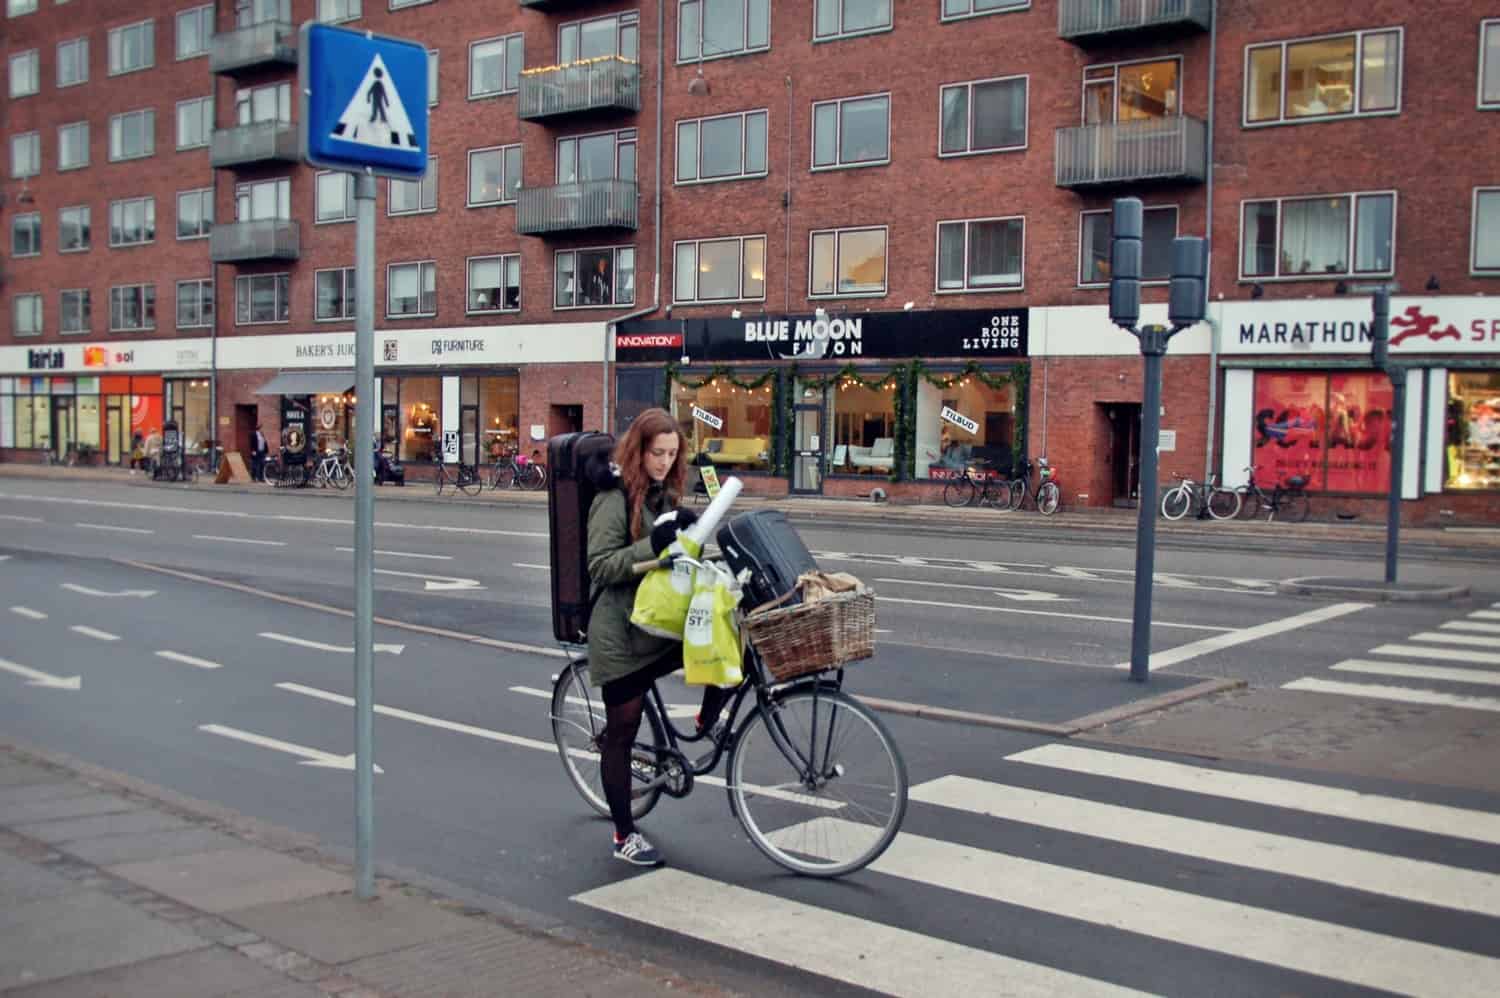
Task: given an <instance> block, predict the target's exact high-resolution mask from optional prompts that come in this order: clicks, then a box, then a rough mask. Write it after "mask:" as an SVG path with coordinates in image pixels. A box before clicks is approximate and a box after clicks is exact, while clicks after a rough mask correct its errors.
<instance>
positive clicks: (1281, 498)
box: [1235, 468, 1312, 523]
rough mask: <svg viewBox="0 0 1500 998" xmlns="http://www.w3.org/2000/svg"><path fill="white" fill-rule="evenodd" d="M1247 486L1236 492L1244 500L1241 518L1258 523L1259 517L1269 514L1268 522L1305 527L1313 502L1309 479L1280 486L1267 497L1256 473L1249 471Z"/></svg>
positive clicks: (1294, 479)
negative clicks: (1276, 521)
mask: <svg viewBox="0 0 1500 998" xmlns="http://www.w3.org/2000/svg"><path fill="white" fill-rule="evenodd" d="M1245 474H1246V475H1247V476H1248V477H1247V478H1246V479H1245V484H1244V485H1241V486H1240V487H1239V488H1237V489H1235V492H1236V493H1237V494H1238V495H1239V498H1240V510H1239V513H1240V515H1241V516H1246V517H1248V518H1250V519H1254V518H1255V516H1256V515H1257V514H1259V513H1265V514H1266V522H1268V523H1269V522H1270V521H1271V520H1275V519H1277V518H1278V517H1279V518H1281V519H1282V520H1285V521H1287V522H1290V523H1301V522H1302V521H1303V520H1306V519H1307V514H1308V513H1309V512H1310V511H1311V509H1312V502H1311V501H1310V500H1309V498H1308V494H1307V479H1306V478H1304V477H1302V476H1301V475H1292V476H1291V477H1289V478H1287V479H1285V480H1283V481H1281V482H1278V483H1277V484H1276V487H1275V488H1273V489H1272V490H1271V492H1270V493H1269V494H1267V492H1266V490H1265V489H1263V488H1261V486H1260V483H1259V482H1257V481H1256V480H1255V469H1254V468H1246V469H1245Z"/></svg>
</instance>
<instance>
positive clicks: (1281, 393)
mask: <svg viewBox="0 0 1500 998" xmlns="http://www.w3.org/2000/svg"><path fill="white" fill-rule="evenodd" d="M1327 399H1328V376H1327V375H1326V374H1311V373H1306V372H1303V371H1257V372H1255V424H1254V428H1253V429H1252V430H1251V440H1250V448H1251V450H1250V454H1251V461H1252V462H1253V463H1254V465H1255V479H1256V481H1258V482H1259V483H1260V485H1261V487H1262V488H1267V489H1269V488H1270V487H1271V486H1274V485H1275V484H1276V483H1277V482H1279V481H1281V480H1282V479H1284V478H1288V477H1290V476H1292V475H1301V476H1303V477H1304V478H1306V479H1307V483H1308V484H1307V487H1308V488H1310V489H1312V490H1314V491H1321V490H1322V489H1323V488H1324V484H1323V427H1324V425H1325V423H1326V413H1325V409H1324V406H1325V405H1326V403H1327Z"/></svg>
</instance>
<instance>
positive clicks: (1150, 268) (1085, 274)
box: [1078, 206, 1177, 286]
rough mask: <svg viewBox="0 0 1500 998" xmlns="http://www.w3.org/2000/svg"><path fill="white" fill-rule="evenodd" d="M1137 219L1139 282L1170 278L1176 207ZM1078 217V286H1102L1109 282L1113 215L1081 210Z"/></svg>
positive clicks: (1147, 211)
mask: <svg viewBox="0 0 1500 998" xmlns="http://www.w3.org/2000/svg"><path fill="white" fill-rule="evenodd" d="M1141 216H1142V221H1141V279H1142V280H1143V281H1165V280H1167V279H1168V278H1170V277H1171V276H1172V240H1173V239H1176V238H1177V208H1176V207H1175V206H1167V207H1155V208H1147V209H1145V211H1143V212H1142V213H1141ZM1079 218H1080V222H1079V224H1080V227H1081V229H1080V232H1081V234H1080V236H1079V239H1078V243H1079V246H1078V283H1079V284H1081V285H1085V286H1089V285H1094V286H1098V285H1106V284H1108V283H1109V261H1110V240H1111V239H1112V238H1113V237H1114V213H1113V212H1111V211H1085V212H1083V213H1082V214H1081V215H1080V216H1079Z"/></svg>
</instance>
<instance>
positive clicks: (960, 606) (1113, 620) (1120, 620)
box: [875, 596, 1233, 631]
mask: <svg viewBox="0 0 1500 998" xmlns="http://www.w3.org/2000/svg"><path fill="white" fill-rule="evenodd" d="M875 599H876V601H877V602H880V603H905V604H908V605H910V606H940V607H944V608H946V609H949V610H982V611H983V612H985V613H1020V614H1025V615H1026V616H1029V617H1062V618H1064V619H1066V620H1094V621H1099V622H1100V623H1105V624H1129V623H1132V621H1131V619H1130V618H1129V617H1098V616H1094V615H1091V614H1087V613H1063V612H1062V611H1061V610H1022V609H1020V608H1018V607H1011V606H978V605H976V604H973V603H940V602H937V601H935V600H925V599H900V598H898V597H895V596H876V597H875ZM1152 626H1153V627H1177V628H1182V629H1183V630H1189V631H1230V630H1233V628H1229V627H1213V626H1211V625H1209V624H1173V623H1169V622H1167V621H1163V620H1158V621H1155V622H1153V624H1152Z"/></svg>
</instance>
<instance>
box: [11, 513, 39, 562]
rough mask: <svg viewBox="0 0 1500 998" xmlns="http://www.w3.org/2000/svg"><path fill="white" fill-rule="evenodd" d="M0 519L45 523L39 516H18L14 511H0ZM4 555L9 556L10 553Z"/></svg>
mask: <svg viewBox="0 0 1500 998" xmlns="http://www.w3.org/2000/svg"><path fill="white" fill-rule="evenodd" d="M0 520H15V521H16V522H17V523H46V522H47V521H46V520H44V519H42V518H41V517H40V516H20V515H17V514H15V513H0ZM5 557H7V558H9V557H10V555H6V556H5Z"/></svg>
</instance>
